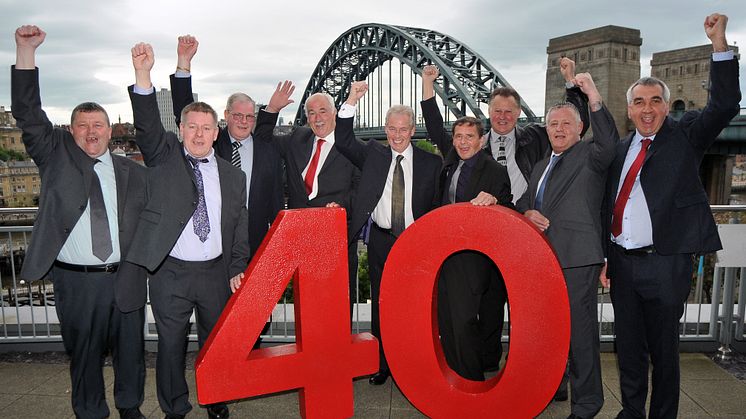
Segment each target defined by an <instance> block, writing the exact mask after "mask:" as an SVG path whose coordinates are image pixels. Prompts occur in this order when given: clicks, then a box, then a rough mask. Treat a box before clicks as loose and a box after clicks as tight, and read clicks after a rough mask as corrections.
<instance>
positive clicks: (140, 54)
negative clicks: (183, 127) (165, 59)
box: [128, 43, 179, 167]
mask: <svg viewBox="0 0 746 419" xmlns="http://www.w3.org/2000/svg"><path fill="white" fill-rule="evenodd" d="M154 63H155V55H154V54H153V48H152V47H151V46H150V44H145V43H139V44H136V45H135V46H134V47H132V66H133V67H134V69H135V84H134V85H133V86H130V87H129V89H128V90H129V95H130V101H131V102H132V116H133V119H134V124H135V130H136V132H137V134H136V136H135V141H136V142H137V146H138V147H139V148H140V151H141V152H142V155H143V159H144V160H145V165H146V166H149V167H151V166H157V165H159V164H160V163H162V162H163V161H165V160H166V159H167V158H168V151H169V148H170V147H171V146H174V147H175V146H178V144H179V143H178V140H177V139H176V138H175V135H174V134H173V133H169V132H166V130H165V129H163V124H162V123H161V118H160V112H159V111H158V103H157V102H156V100H155V91H154V89H153V84H152V83H151V80H150V70H151V69H152V68H153V64H154ZM169 135H170V136H171V137H172V141H170V142H169V141H168V139H167V138H166V137H167V136H169ZM170 143H171V144H170Z"/></svg>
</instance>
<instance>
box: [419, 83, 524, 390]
mask: <svg viewBox="0 0 746 419" xmlns="http://www.w3.org/2000/svg"><path fill="white" fill-rule="evenodd" d="M436 71H437V70H436ZM423 94H427V93H426V92H423ZM421 105H422V116H423V118H424V119H425V126H426V127H427V133H428V135H429V137H430V140H431V141H433V142H434V143H435V144H436V145H437V146H438V148H439V149H440V150H441V152H442V153H443V155H444V156H445V159H444V163H443V169H442V170H441V175H440V182H439V183H440V187H439V195H440V202H441V204H442V205H447V204H452V203H456V202H471V203H472V204H474V205H494V204H500V205H505V206H507V207H509V208H513V203H512V198H513V197H512V195H511V194H510V178H509V177H508V172H507V170H506V169H505V167H504V166H502V165H500V164H499V163H497V162H496V161H495V160H493V159H491V158H490V156H489V155H488V154H487V153H485V152H483V151H482V147H484V142H483V140H482V137H483V134H484V129H483V127H482V122H481V121H479V120H478V119H476V118H473V117H462V118H459V119H458V120H457V121H456V122H455V123H454V124H453V128H452V134H449V133H448V132H447V131H446V130H445V129H444V128H443V117H442V116H441V114H440V112H439V111H438V108H437V105H435V101H434V100H423V101H422V103H421ZM498 276H499V272H498V271H497V268H496V267H495V265H494V263H493V262H492V260H490V259H489V258H488V257H486V256H485V255H483V254H481V253H477V252H470V251H466V252H460V253H457V254H455V255H452V256H451V257H449V258H448V259H446V260H445V261H444V262H443V266H442V267H441V270H440V276H439V278H438V325H439V328H440V339H441V344H442V346H443V352H444V355H445V358H446V361H447V362H448V365H449V366H450V367H451V368H452V369H453V370H454V371H456V372H457V373H458V374H459V375H461V376H462V377H464V378H467V379H470V380H475V381H483V380H484V370H485V361H484V359H483V355H482V352H483V349H484V343H483V338H482V334H483V331H482V327H483V326H482V325H481V324H480V320H479V313H480V312H481V311H483V310H484V307H483V305H484V304H499V302H495V301H494V300H493V299H487V298H484V296H485V294H486V293H487V292H488V290H489V289H490V285H491V284H492V283H494V282H496V281H497V278H498ZM503 289H504V288H503ZM504 298H505V297H504V293H503V299H502V302H503V303H502V304H504V301H505V299H504ZM493 311H498V310H497V309H494V310H493ZM499 311H500V312H502V305H500V308H499ZM501 324H502V323H501Z"/></svg>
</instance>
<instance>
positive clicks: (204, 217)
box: [127, 44, 249, 418]
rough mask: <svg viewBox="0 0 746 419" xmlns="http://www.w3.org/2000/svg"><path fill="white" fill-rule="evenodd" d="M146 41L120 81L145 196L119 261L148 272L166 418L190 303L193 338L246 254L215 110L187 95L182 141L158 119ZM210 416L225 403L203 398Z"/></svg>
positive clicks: (215, 314)
mask: <svg viewBox="0 0 746 419" xmlns="http://www.w3.org/2000/svg"><path fill="white" fill-rule="evenodd" d="M154 61H155V58H154V56H153V50H152V48H151V47H150V45H148V44H137V45H135V46H134V47H133V48H132V63H133V66H134V68H135V76H136V84H135V85H134V86H130V88H129V94H130V100H131V101H132V112H133V116H134V123H135V128H136V130H137V137H136V140H137V145H138V146H139V147H140V150H141V151H142V154H143V157H144V158H145V164H146V165H147V166H148V167H150V171H151V173H150V176H149V178H148V203H147V206H146V207H145V209H144V210H143V212H142V215H141V218H140V223H139V225H138V226H137V231H136V232H135V237H134V238H133V249H136V250H133V251H132V252H130V253H129V255H128V256H127V260H128V261H131V262H133V263H136V264H139V265H142V266H144V267H146V268H147V269H148V270H149V271H150V272H151V275H150V300H151V304H152V308H153V315H154V316H155V322H156V327H157V329H158V359H157V363H156V386H157V391H158V402H159V403H160V406H161V409H162V410H163V411H164V412H165V413H166V417H167V418H183V417H184V416H185V415H186V414H187V413H188V412H189V411H190V410H191V409H192V406H191V405H190V403H189V388H188V386H187V383H186V380H185V379H184V363H185V357H186V346H187V345H186V344H187V335H188V333H189V330H190V329H191V325H190V323H189V318H190V317H191V315H192V312H193V311H194V310H196V314H197V336H198V338H199V347H200V348H201V347H202V345H203V344H204V343H205V340H206V339H207V337H208V335H209V334H210V331H211V330H212V328H213V326H214V325H215V323H216V322H217V320H218V318H219V317H220V314H221V311H222V310H223V307H224V306H225V303H226V302H227V301H228V298H229V297H230V294H231V292H232V291H235V290H236V289H237V288H238V286H239V285H240V282H241V278H242V277H243V272H244V270H245V269H246V265H247V263H248V259H249V241H248V235H247V232H248V226H247V223H248V219H247V212H246V178H245V175H244V173H243V172H242V171H241V170H239V169H238V168H236V167H234V166H233V165H231V164H230V163H229V162H227V161H225V160H223V159H221V158H220V157H216V156H215V152H214V150H213V148H212V143H213V142H214V141H215V139H216V138H217V134H218V124H217V123H218V121H217V113H216V112H215V111H214V110H213V109H212V108H211V107H210V106H209V105H207V104H205V103H202V102H195V103H192V104H190V105H188V106H187V107H185V108H184V110H183V111H182V118H181V125H180V126H179V131H180V133H181V137H182V139H183V144H182V143H180V142H179V140H178V139H177V138H176V135H174V134H173V133H171V132H166V131H165V130H164V129H163V125H162V124H161V122H160V116H159V114H158V106H157V103H156V100H155V89H154V88H153V85H152V83H151V80H150V70H151V69H152V67H153V63H154ZM207 412H208V415H209V417H210V418H227V417H228V414H229V413H228V408H227V406H226V405H225V404H222V403H221V404H214V405H210V406H207Z"/></svg>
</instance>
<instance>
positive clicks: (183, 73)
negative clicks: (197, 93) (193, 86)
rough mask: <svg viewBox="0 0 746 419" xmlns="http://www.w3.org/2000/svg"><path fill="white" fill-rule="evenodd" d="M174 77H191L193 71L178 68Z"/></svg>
mask: <svg viewBox="0 0 746 419" xmlns="http://www.w3.org/2000/svg"><path fill="white" fill-rule="evenodd" d="M174 77H176V78H177V79H188V78H189V77H192V73H190V72H188V71H182V70H176V72H175V73H174Z"/></svg>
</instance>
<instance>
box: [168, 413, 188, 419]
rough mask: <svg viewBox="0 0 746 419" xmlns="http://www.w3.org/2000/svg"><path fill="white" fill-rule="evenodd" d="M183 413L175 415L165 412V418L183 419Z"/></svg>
mask: <svg viewBox="0 0 746 419" xmlns="http://www.w3.org/2000/svg"><path fill="white" fill-rule="evenodd" d="M184 417H185V416H184V415H177V414H176V413H168V414H166V419H184Z"/></svg>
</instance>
